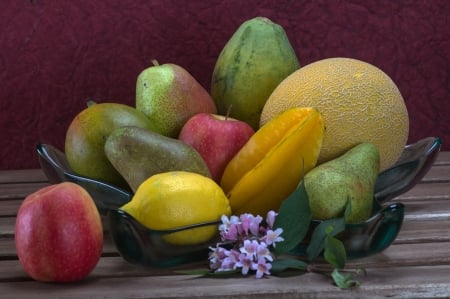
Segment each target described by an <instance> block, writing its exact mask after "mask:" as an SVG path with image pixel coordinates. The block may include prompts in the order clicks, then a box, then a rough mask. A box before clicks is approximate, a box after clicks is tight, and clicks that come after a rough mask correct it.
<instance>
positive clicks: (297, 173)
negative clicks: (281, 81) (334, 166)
mask: <svg viewBox="0 0 450 299" xmlns="http://www.w3.org/2000/svg"><path fill="white" fill-rule="evenodd" d="M323 136H324V123H323V119H322V116H321V114H320V113H319V112H318V111H317V110H316V109H314V108H309V107H306V108H293V109H289V110H287V111H285V112H283V113H281V114H280V115H278V116H276V117H274V118H273V119H272V120H271V121H270V122H268V123H266V124H265V125H264V126H262V127H261V128H260V129H259V130H258V131H257V132H256V133H255V134H254V135H253V136H252V137H251V138H250V140H249V141H248V142H247V144H246V145H244V147H243V148H242V149H241V150H240V151H239V152H238V154H236V156H235V157H234V158H233V159H232V160H231V161H230V162H229V164H228V165H227V167H226V169H225V172H224V174H223V177H222V181H221V186H222V188H223V190H224V191H225V193H226V194H227V196H228V198H229V200H230V205H231V209H232V211H233V213H235V214H241V213H252V214H259V215H264V214H265V213H267V212H268V211H270V210H278V209H279V206H280V205H281V202H282V201H283V200H284V199H285V198H286V197H287V196H289V194H290V193H292V192H293V191H294V190H295V188H296V186H297V185H298V183H299V182H300V180H301V179H302V175H303V174H305V173H306V172H308V171H309V170H311V169H312V168H313V167H314V166H315V165H316V163H317V159H318V156H319V153H320V149H321V147H322V141H323Z"/></svg>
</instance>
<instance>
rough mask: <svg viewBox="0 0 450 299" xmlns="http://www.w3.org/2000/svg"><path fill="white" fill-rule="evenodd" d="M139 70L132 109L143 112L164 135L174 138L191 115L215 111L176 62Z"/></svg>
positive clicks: (211, 102)
mask: <svg viewBox="0 0 450 299" xmlns="http://www.w3.org/2000/svg"><path fill="white" fill-rule="evenodd" d="M153 63H154V66H151V67H148V68H146V69H145V70H143V71H142V72H141V73H140V74H139V76H138V78H137V82H136V109H137V110H139V111H141V112H143V113H144V114H145V115H147V117H148V118H150V120H151V121H152V123H153V124H154V125H155V126H156V128H157V129H156V131H157V132H160V133H161V134H163V135H164V136H167V137H171V138H177V137H178V134H179V133H180V131H181V129H182V127H183V125H184V124H185V123H186V121H187V120H188V119H189V118H190V117H191V116H193V115H194V114H197V113H200V112H204V113H213V114H215V113H217V108H216V105H215V103H214V101H213V99H212V97H211V96H210V94H209V93H208V92H207V91H206V90H205V89H204V88H203V86H201V85H200V83H198V82H197V80H196V79H195V78H194V77H193V76H192V75H191V74H190V73H189V72H188V71H186V70H185V69H184V68H182V67H181V66H178V65H176V64H170V63H168V64H162V65H159V64H158V62H157V61H153Z"/></svg>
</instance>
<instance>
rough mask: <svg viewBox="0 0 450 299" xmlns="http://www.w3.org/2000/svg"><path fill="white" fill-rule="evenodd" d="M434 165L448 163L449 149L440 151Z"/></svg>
mask: <svg viewBox="0 0 450 299" xmlns="http://www.w3.org/2000/svg"><path fill="white" fill-rule="evenodd" d="M434 165H450V151H441V152H440V153H439V155H438V156H437V158H436V161H435V162H434Z"/></svg>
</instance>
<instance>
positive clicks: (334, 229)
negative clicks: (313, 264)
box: [306, 217, 345, 261]
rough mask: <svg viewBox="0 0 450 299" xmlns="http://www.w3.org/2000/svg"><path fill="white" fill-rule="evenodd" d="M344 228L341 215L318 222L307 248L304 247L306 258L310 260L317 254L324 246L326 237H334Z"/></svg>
mask: <svg viewBox="0 0 450 299" xmlns="http://www.w3.org/2000/svg"><path fill="white" fill-rule="evenodd" d="M344 230H345V220H344V218H343V217H341V218H332V219H328V220H324V221H322V222H320V223H319V225H317V227H316V228H315V229H314V231H313V233H312V236H311V240H310V241H309V245H308V248H306V254H307V257H308V260H310V261H312V260H314V259H315V258H316V257H318V256H319V254H320V253H321V252H322V251H323V249H324V248H325V239H326V238H327V237H334V236H336V235H337V234H339V233H340V232H342V231H344Z"/></svg>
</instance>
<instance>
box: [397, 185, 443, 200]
mask: <svg viewBox="0 0 450 299" xmlns="http://www.w3.org/2000/svg"><path fill="white" fill-rule="evenodd" d="M449 190H450V182H445V183H429V184H417V185H416V186H414V188H412V189H411V190H409V191H408V192H406V193H403V194H401V195H400V196H398V197H397V198H396V199H393V201H398V200H400V201H402V200H409V201H412V200H429V199H447V200H448V199H450V192H449Z"/></svg>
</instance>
